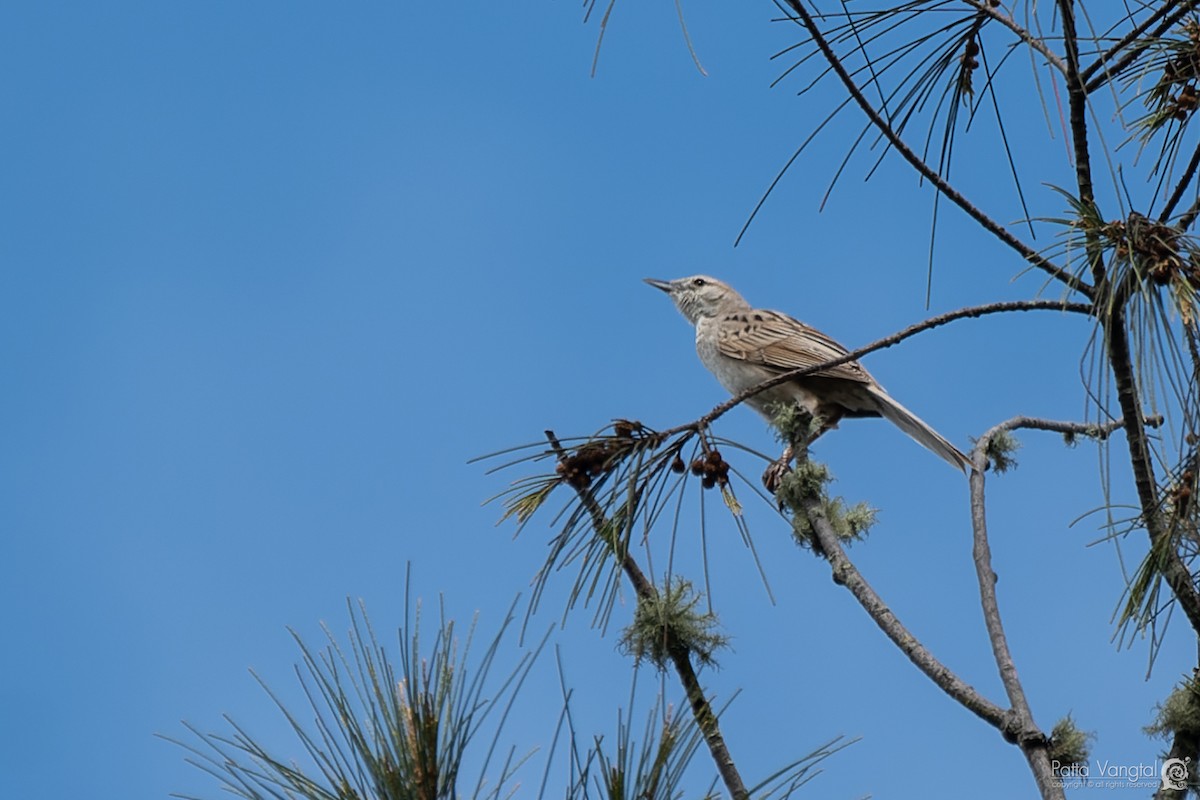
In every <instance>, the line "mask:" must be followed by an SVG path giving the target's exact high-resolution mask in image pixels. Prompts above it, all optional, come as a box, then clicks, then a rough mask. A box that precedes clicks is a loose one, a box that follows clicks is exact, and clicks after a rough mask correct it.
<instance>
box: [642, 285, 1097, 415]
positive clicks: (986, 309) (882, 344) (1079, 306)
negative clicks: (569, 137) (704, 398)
mask: <svg viewBox="0 0 1200 800" xmlns="http://www.w3.org/2000/svg"><path fill="white" fill-rule="evenodd" d="M1009 311H1066V312H1070V313H1074V314H1084V315H1087V316H1091V315H1092V307H1091V306H1090V305H1088V304H1087V303H1067V302H1063V301H1061V300H1010V301H1006V302H1002V303H988V304H986V305H981V306H968V307H967V308H960V309H958V310H956V311H949V312H947V313H945V314H939V315H937V316H936V317H930V318H929V319H927V320H924V321H923V322H918V323H916V324H915V325H910V326H908V327H907V328H905V329H904V330H902V331H900V332H898V333H893V334H892V335H891V336H885V337H884V338H882V339H876V340H875V341H874V342H872V343H871V344H868V345H866V346H865V347H860V348H858V349H857V350H852V351H850V352H849V353H846V355H844V356H839V357H838V358H834V359H830V360H829V361H826V362H824V363H821V364H817V365H815V366H812V367H805V368H803V369H794V370H792V371H790V372H783V373H780V374H779V375H776V376H774V377H773V378H770V379H768V380H765V381H763V382H762V383H760V384H758V385H757V386H751V387H750V388H749V389H746V390H744V391H741V392H738V393H737V394H735V395H734V396H733V397H731V398H729V399H728V400H726V401H725V402H723V403H719V404H717V405H716V406H714V407H713V409H712V410H711V411H709V412H708V413H707V414H705V415H704V416H703V417H700V419H698V420H695V421H694V422H689V423H686V424H684V425H677V426H676V427H674V428H668V429H667V430H665V431H662V432H661V434H660V435H662V436H673V435H675V434H677V433H683V432H684V431H696V430H700V429H702V428H705V427H707V426H708V425H711V424H712V423H713V422H714V421H715V420H716V419H717V418H719V417H721V416H723V415H724V414H725V413H726V412H728V411H729V410H730V409H731V408H734V407H735V406H738V405H740V404H742V403H744V402H746V401H747V400H749V399H750V398H751V397H754V396H755V395H757V394H759V393H760V392H765V391H767V390H768V389H770V388H772V387H775V386H779V385H780V384H783V383H787V382H788V381H791V380H794V379H796V378H803V377H804V376H806V375H811V374H813V373H814V372H823V371H825V370H827V369H831V368H833V367H836V366H838V365H839V364H845V363H847V362H849V361H855V360H857V359H859V358H861V357H863V356H865V355H867V354H868V353H873V352H875V351H876V350H883V349H885V348H888V347H892V346H893V345H896V344H899V343H900V342H902V341H904V340H905V339H908V338H910V337H913V336H916V335H917V334H918V333H923V332H924V331H927V330H931V329H933V328H938V327H941V326H942V325H946V324H948V323H951V322H954V321H955V320H959V319H969V318H976V317H983V316H987V315H989V314H1000V313H1005V312H1009Z"/></svg>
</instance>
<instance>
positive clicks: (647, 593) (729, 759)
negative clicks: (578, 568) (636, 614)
mask: <svg viewBox="0 0 1200 800" xmlns="http://www.w3.org/2000/svg"><path fill="white" fill-rule="evenodd" d="M546 440H547V441H549V442H550V448H551V450H553V451H554V454H555V455H556V456H558V458H559V459H560V460H562V459H564V458H566V455H567V453H566V450H565V449H564V448H563V446H562V444H561V443H560V442H559V441H558V437H557V436H555V435H554V431H549V430H548V431H546ZM575 492H576V494H578V495H579V500H580V502H582V503H583V506H584V508H585V509H586V510H587V512H588V514H589V515H590V516H591V518H592V528H593V530H595V532H596V535H597V536H600V537H605V535H606V534H605V531H607V530H609V529H610V528H611V526H610V525H609V524H608V519H607V517H606V516H605V514H604V510H603V509H602V508H601V506H600V503H599V502H598V501H597V500H596V497H595V495H594V494H593V493H592V490H591V489H589V488H587V487H582V486H576V487H575ZM610 544H611V545H612V547H613V552H614V555H616V556H617V557H618V558H619V559H620V562H621V569H622V570H624V572H625V575H626V577H628V578H629V582H630V583H631V584H633V588H634V591H636V592H637V595H638V601H639V602H645V601H653V600H655V599H657V598H658V590H657V589H655V588H654V584H653V583H652V582H651V581H650V580H649V579H648V578H647V577H646V574H645V573H644V572H642V569H641V567H640V566H638V563H637V561H635V560H634V558H633V556H632V555H631V554H630V553H629V550H628V548H625V547H619V546H617V543H616V542H611V543H610ZM663 635H664V636H665V637H666V638H667V651H668V652H669V653H670V655H671V663H672V664H673V665H674V667H675V672H676V674H677V675H678V676H679V682H680V683H681V684H682V685H683V688H684V692H685V693H686V694H687V698H688V705H689V706H690V707H691V709H692V717H693V719H695V720H696V725H697V727H699V729H700V732H701V734H703V736H704V741H705V743H706V744H707V745H708V750H709V753H710V755H711V756H712V759H713V762H714V763H715V764H716V767H717V772H718V773H719V774H720V775H721V780H722V782H723V783H724V784H725V788H726V789H727V790H728V791H729V795H730V797H733V798H734V800H748V798H749V797H750V793H749V792H748V791H747V790H746V784H745V783H744V782H743V781H742V776H741V774H740V773H739V772H738V769H737V765H736V764H735V763H734V761H733V756H732V755H731V754H730V752H729V747H728V745H726V743H725V737H724V735H723V734H722V733H721V726H720V722H719V721H718V719H717V714H716V712H715V711H713V708H712V704H711V703H709V702H708V696H707V695H706V694H705V693H704V688H703V687H702V686H701V685H700V679H699V678H698V677H697V676H696V669H695V667H693V666H692V659H691V650H690V649H689V648H688V647H687V645H686V644H684V643H683V642H681V641H680V640H679V637H678V636H677V635H676V634H675V632H674V631H672V630H670V629H669V628H668V629H666V630H664V631H663Z"/></svg>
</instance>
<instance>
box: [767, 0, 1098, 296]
mask: <svg viewBox="0 0 1200 800" xmlns="http://www.w3.org/2000/svg"><path fill="white" fill-rule="evenodd" d="M782 2H785V3H786V4H787V6H788V7H789V8H790V9H791V10H792V11H793V12H794V13H795V19H796V21H798V22H799V23H800V24H801V25H802V26H803V27H804V29H805V30H806V31H808V35H809V36H810V37H812V40H813V43H814V44H816V46H817V48H818V49H819V50H820V51H821V54H822V55H823V56H824V57H825V60H826V61H827V62H829V66H830V68H831V69H832V70H833V72H834V73H835V74H836V75H837V76H838V78H839V79H840V80H841V81H842V84H843V85H844V86H845V87H846V91H847V92H849V94H850V96H851V97H853V98H854V101H855V102H856V103H857V104H858V106H859V108H861V109H862V110H863V113H865V114H866V115H867V118H868V119H869V120H870V121H871V124H872V125H874V126H875V127H876V128H877V129H878V130H879V132H880V133H882V134H883V136H884V138H886V139H887V140H888V142H889V143H890V144H891V146H892V147H894V148H896V152H898V153H900V155H901V156H902V157H903V158H904V160H905V161H907V162H908V163H909V164H911V165H912V166H913V168H914V169H916V170H917V172H919V173H920V174H921V176H922V177H924V178H925V179H926V180H928V181H929V182H930V183H932V184H933V185H934V186H935V187H936V188H937V189H938V191H940V192H941V193H942V194H943V195H945V196H946V198H947V199H949V200H950V201H951V202H953V203H954V204H955V205H957V206H958V207H959V208H961V209H962V210H963V211H965V212H966V213H967V215H968V216H970V217H971V218H972V219H974V220H975V221H976V222H978V223H979V225H980V226H981V227H982V228H983V229H984V230H986V231H988V232H990V233H992V234H993V235H994V236H996V237H997V238H998V239H1000V241H1002V242H1004V243H1005V244H1007V245H1008V246H1009V247H1011V248H1013V249H1014V250H1016V251H1017V252H1018V253H1019V254H1020V255H1021V257H1022V258H1023V259H1025V260H1026V261H1027V262H1029V263H1030V264H1032V265H1033V266H1035V267H1037V268H1038V269H1040V270H1042V271H1043V272H1046V273H1047V274H1049V275H1051V276H1052V277H1053V278H1055V279H1056V280H1058V281H1061V282H1062V283H1063V284H1065V285H1066V286H1068V287H1070V288H1071V289H1073V290H1074V291H1077V292H1079V293H1080V294H1082V295H1084V296H1085V297H1087V298H1089V299H1091V298H1092V297H1093V289H1092V287H1091V286H1089V285H1088V284H1087V283H1086V282H1085V281H1083V280H1081V279H1080V278H1079V277H1078V276H1076V275H1074V274H1072V273H1070V272H1068V271H1067V270H1065V269H1063V268H1062V267H1059V266H1058V265H1056V264H1054V263H1052V262H1051V261H1050V260H1049V259H1047V258H1046V257H1045V256H1043V255H1042V254H1041V253H1039V252H1037V251H1036V250H1034V249H1033V248H1032V247H1030V246H1029V245H1027V244H1026V243H1025V242H1023V241H1021V240H1020V239H1019V238H1017V236H1016V235H1014V234H1013V233H1012V232H1011V231H1010V230H1008V228H1006V227H1004V226H1003V225H1001V224H1000V223H998V222H996V221H995V220H994V219H992V218H991V217H989V216H988V215H987V214H985V213H983V211H981V210H980V209H979V208H977V207H976V206H975V205H974V204H973V203H971V201H969V200H968V199H967V198H966V197H965V196H963V195H962V193H960V192H959V191H958V190H957V189H955V188H954V187H953V186H951V185H950V183H949V182H948V181H947V180H946V179H945V178H943V177H942V176H941V175H939V174H938V173H937V172H936V171H935V170H934V169H933V168H932V167H931V166H929V165H928V164H927V163H925V160H924V159H922V158H921V157H920V156H919V155H917V153H916V152H915V151H914V150H913V149H912V148H911V147H909V146H908V145H907V144H905V142H904V140H903V139H902V138H901V137H900V135H899V134H898V133H896V130H895V129H894V128H893V127H892V126H891V124H889V123H888V122H887V120H885V119H884V118H883V117H882V116H880V114H879V112H878V110H877V109H876V108H875V106H873V105H872V104H871V102H870V101H869V100H867V98H866V96H865V95H863V93H862V90H861V89H859V87H858V84H857V83H855V81H854V78H853V77H852V76H851V75H850V73H849V72H847V71H846V67H845V65H844V64H842V60H841V59H840V58H839V57H838V55H837V53H835V52H834V51H833V48H832V47H830V45H829V42H828V41H826V39H825V37H824V36H823V35H822V33H821V30H820V28H819V27H818V26H817V24H816V22H815V21H814V20H813V18H812V15H810V14H809V13H808V9H806V8H805V7H804V2H803V0H782Z"/></svg>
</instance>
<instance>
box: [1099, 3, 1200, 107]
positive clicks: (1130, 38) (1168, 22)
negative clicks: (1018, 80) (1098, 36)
mask: <svg viewBox="0 0 1200 800" xmlns="http://www.w3.org/2000/svg"><path fill="white" fill-rule="evenodd" d="M1196 3H1197V0H1184V2H1182V3H1179V4H1178V5H1176V4H1174V3H1163V4H1162V5H1161V6H1159V8H1158V10H1156V11H1155V12H1154V13H1153V14H1151V15H1150V16H1148V17H1146V18H1145V19H1144V20H1142V21H1141V22H1140V23H1138V24H1137V25H1136V26H1134V28H1133V30H1131V31H1130V32H1129V33H1127V34H1125V36H1124V37H1123V38H1122V39H1121V41H1119V42H1117V43H1116V44H1114V45H1113V46H1112V47H1110V48H1108V49H1107V50H1105V51H1104V52H1103V53H1101V54H1100V56H1099V57H1098V58H1097V59H1096V60H1095V61H1093V62H1092V63H1091V64H1089V65H1088V66H1087V68H1086V69H1084V70H1083V71H1082V72H1081V73H1080V75H1079V77H1080V78H1081V79H1082V80H1084V81H1086V82H1087V87H1086V91H1087V93H1088V94H1091V93H1092V92H1094V91H1096V90H1097V89H1099V88H1100V87H1101V86H1104V85H1105V84H1106V83H1108V82H1109V81H1111V80H1112V79H1113V78H1115V77H1117V75H1119V74H1120V73H1122V72H1124V71H1125V69H1126V68H1127V67H1128V66H1129V65H1130V64H1132V63H1133V62H1134V61H1135V60H1136V59H1137V57H1138V51H1137V50H1130V51H1129V52H1127V53H1125V54H1124V55H1123V56H1121V58H1120V59H1119V60H1118V61H1117V62H1116V63H1115V64H1113V65H1112V66H1111V67H1107V68H1105V67H1104V65H1105V64H1107V63H1108V62H1109V61H1111V60H1112V59H1113V58H1114V57H1116V55H1117V54H1118V53H1120V52H1122V51H1123V50H1127V49H1128V48H1129V46H1130V45H1131V44H1133V43H1134V42H1136V41H1137V40H1138V39H1139V38H1140V37H1141V35H1142V34H1143V33H1145V32H1146V31H1148V30H1150V26H1151V25H1154V24H1155V23H1160V24H1159V25H1158V27H1156V28H1155V30H1154V32H1153V33H1152V34H1151V36H1161V35H1162V34H1163V33H1165V32H1166V31H1168V30H1169V29H1170V28H1171V26H1172V25H1174V24H1175V23H1177V22H1179V20H1181V19H1183V18H1184V17H1185V16H1187V14H1188V12H1190V11H1191V10H1192V9H1193V8H1195V6H1196ZM1168 11H1169V12H1171V13H1170V14H1168V13H1167V12H1168ZM1101 69H1104V71H1103V73H1101V74H1100V75H1096V72H1098V71H1099V70H1101ZM1093 76H1095V77H1093Z"/></svg>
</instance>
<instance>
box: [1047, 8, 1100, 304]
mask: <svg viewBox="0 0 1200 800" xmlns="http://www.w3.org/2000/svg"><path fill="white" fill-rule="evenodd" d="M1058 7H1059V11H1060V12H1061V14H1062V26H1063V49H1064V50H1065V51H1066V54H1067V108H1068V112H1069V119H1070V126H1071V145H1072V147H1073V149H1074V151H1075V182H1076V184H1077V187H1078V190H1079V191H1078V194H1077V197H1078V198H1079V201H1080V202H1081V203H1084V204H1086V205H1089V206H1095V204H1096V193H1095V190H1094V188H1093V186H1092V159H1091V154H1090V152H1089V150H1088V127H1087V91H1086V90H1085V89H1084V86H1083V80H1082V79H1081V78H1080V77H1079V40H1078V39H1077V38H1076V32H1075V0H1058ZM1094 239H1095V236H1094V235H1089V245H1093V240H1094ZM1088 261H1089V262H1090V263H1091V267H1092V283H1093V284H1094V285H1095V286H1100V285H1101V284H1102V283H1104V262H1103V261H1102V260H1101V259H1100V258H1099V257H1098V254H1097V250H1096V248H1095V247H1094V246H1089V247H1088Z"/></svg>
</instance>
